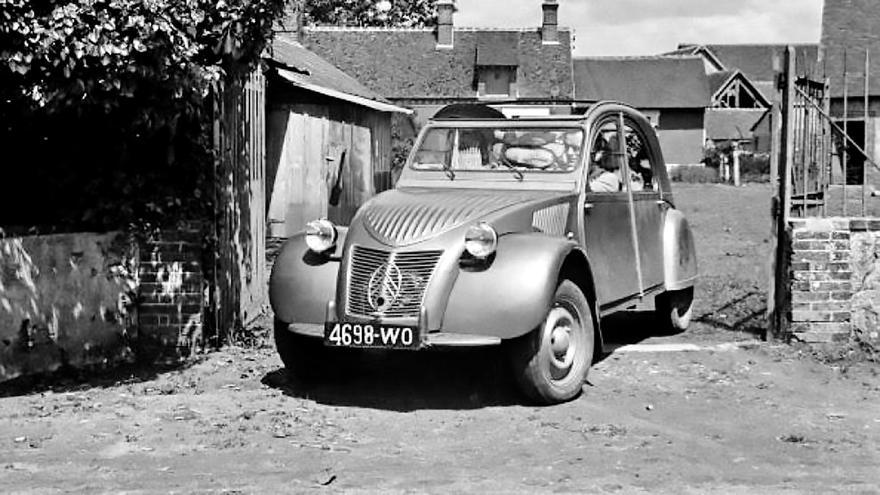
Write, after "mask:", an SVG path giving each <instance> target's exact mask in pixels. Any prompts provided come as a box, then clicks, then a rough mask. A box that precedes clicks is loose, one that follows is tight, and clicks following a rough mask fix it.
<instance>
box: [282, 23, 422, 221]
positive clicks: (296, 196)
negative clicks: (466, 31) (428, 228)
mask: <svg viewBox="0 0 880 495" xmlns="http://www.w3.org/2000/svg"><path fill="white" fill-rule="evenodd" d="M268 63H269V66H270V68H269V71H268V78H267V79H268V82H267V96H266V106H267V115H266V214H267V235H268V236H269V237H281V238H284V237H289V236H291V235H293V234H294V233H296V232H298V231H301V230H302V229H303V227H304V226H305V224H306V222H308V221H309V220H312V219H316V218H329V219H330V220H332V221H334V222H337V223H339V224H347V223H348V222H349V220H350V219H351V217H352V216H353V215H354V213H355V211H356V210H357V208H358V207H359V206H360V205H362V204H363V203H364V202H365V201H366V200H367V199H369V198H370V197H371V196H373V195H374V194H376V193H377V192H380V191H382V190H385V189H388V188H390V187H391V153H392V150H391V117H392V115H393V114H395V113H398V114H410V113H412V112H411V111H410V110H407V109H405V108H402V107H400V106H396V105H393V104H391V103H388V102H387V101H385V100H383V99H382V98H381V97H380V96H378V95H377V94H376V93H374V92H372V91H371V90H369V89H367V88H366V87H364V86H363V85H361V84H360V83H359V82H358V81H357V80H355V79H354V78H352V77H351V76H349V75H348V74H346V73H344V72H342V71H341V70H340V69H338V68H336V67H335V66H333V65H332V64H330V63H329V62H327V61H326V60H324V59H322V58H321V57H319V56H318V55H316V54H314V53H312V52H311V51H309V50H307V49H306V48H305V47H303V46H302V45H301V44H300V43H298V42H297V41H296V40H295V39H292V38H291V37H288V36H284V35H279V36H276V39H275V41H274V44H273V47H272V55H271V58H269V59H268Z"/></svg>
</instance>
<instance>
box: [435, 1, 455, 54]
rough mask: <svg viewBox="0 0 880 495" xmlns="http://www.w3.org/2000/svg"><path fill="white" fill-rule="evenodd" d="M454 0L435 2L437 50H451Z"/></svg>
mask: <svg viewBox="0 0 880 495" xmlns="http://www.w3.org/2000/svg"><path fill="white" fill-rule="evenodd" d="M454 13H455V1H454V0H437V48H447V49H448V48H452V44H453V41H452V28H453V22H452V15H453V14H454Z"/></svg>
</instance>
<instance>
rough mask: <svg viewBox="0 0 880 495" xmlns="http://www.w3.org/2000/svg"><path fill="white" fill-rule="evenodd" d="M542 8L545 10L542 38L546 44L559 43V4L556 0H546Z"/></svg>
mask: <svg viewBox="0 0 880 495" xmlns="http://www.w3.org/2000/svg"><path fill="white" fill-rule="evenodd" d="M541 10H543V11H544V20H543V22H542V23H541V39H542V40H543V42H544V44H545V45H555V44H557V43H559V13H558V11H559V4H558V3H556V0H544V3H543V4H541Z"/></svg>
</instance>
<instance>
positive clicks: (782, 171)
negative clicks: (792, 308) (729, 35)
mask: <svg viewBox="0 0 880 495" xmlns="http://www.w3.org/2000/svg"><path fill="white" fill-rule="evenodd" d="M845 60H846V54H845V53H844V71H843V77H842V78H841V79H842V81H843V118H842V124H838V123H837V122H835V119H834V117H833V116H832V115H831V104H830V96H831V92H830V83H829V79H828V77H827V75H826V74H824V73H823V74H821V75H820V74H819V73H818V66H819V64H818V63H816V64H815V65H813V66H812V67H807V66H805V67H800V68H798V67H796V66H795V56H794V49H793V48H792V47H791V46H789V47H787V48H786V50H785V56H784V64H783V67H782V72H781V73H780V74H779V76H780V78H779V83H780V84H779V90H780V98H778V101H777V102H776V103H774V107H773V117H772V137H773V147H772V150H771V172H770V173H771V178H772V180H773V182H774V191H775V192H774V197H773V222H774V225H773V234H774V236H775V244H776V248H775V250H774V258H773V281H772V283H771V285H770V294H769V298H768V310H769V311H768V312H769V313H770V314H771V317H772V325H773V329H774V333H776V332H779V331H780V329H782V328H783V326H784V323H783V319H784V317H785V315H783V314H782V311H781V310H779V309H778V308H783V307H785V303H786V298H787V297H788V292H789V287H788V285H787V284H788V274H787V270H788V265H787V258H786V257H787V255H788V251H787V250H788V248H789V246H788V243H787V242H786V240H787V237H788V228H789V220H790V219H791V218H798V217H801V218H802V217H826V216H843V217H846V216H847V215H859V214H860V215H861V216H863V217H864V216H866V211H867V207H866V202H867V198H868V197H869V195H870V194H869V191H868V189H867V188H868V186H869V184H868V180H867V174H866V173H865V171H866V170H867V168H868V167H877V168H878V169H880V166H878V165H877V164H876V163H875V162H874V161H873V160H872V159H871V157H870V155H869V154H868V153H867V152H866V151H865V150H866V148H868V146H867V133H866V134H865V141H864V142H863V143H857V142H856V141H855V140H854V139H853V138H852V137H851V136H850V133H849V132H848V129H847V122H848V121H849V120H850V117H851V116H850V114H849V112H848V110H847V104H848V102H849V100H850V99H852V98H853V96H854V95H851V94H848V88H849V86H850V85H849V84H848V83H849V82H850V80H851V76H857V77H859V78H861V79H862V82H863V85H864V86H863V88H864V95H863V98H864V116H863V119H864V122H867V121H868V88H869V80H868V74H869V73H870V72H869V54H868V53H867V51H866V52H865V54H864V64H865V71H864V73H862V74H850V73H848V71H847V65H846V62H845ZM804 65H806V64H804ZM856 98H858V97H856ZM854 156H857V157H858V158H859V160H860V162H859V163H860V165H859V166H858V167H856V168H854V167H851V166H850V162H851V161H852V160H851V158H853V157H854ZM848 169H851V170H848ZM852 173H856V174H859V175H860V176H861V177H857V178H856V179H857V180H855V181H853V180H849V179H851V178H852V177H851V176H850V177H848V174H852ZM853 182H855V183H857V184H860V185H859V186H851V185H850V184H852V183H853ZM852 200H855V201H852Z"/></svg>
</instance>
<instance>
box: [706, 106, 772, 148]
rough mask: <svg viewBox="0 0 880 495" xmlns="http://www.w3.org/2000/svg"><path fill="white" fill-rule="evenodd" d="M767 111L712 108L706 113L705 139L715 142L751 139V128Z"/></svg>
mask: <svg viewBox="0 0 880 495" xmlns="http://www.w3.org/2000/svg"><path fill="white" fill-rule="evenodd" d="M765 112H767V110H763V109H761V110H752V109H744V108H713V109H710V110H707V111H706V137H707V138H709V139H715V140H728V139H751V137H752V127H754V125H755V124H756V123H757V122H758V121H759V120H761V117H763V116H764V113H765Z"/></svg>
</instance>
